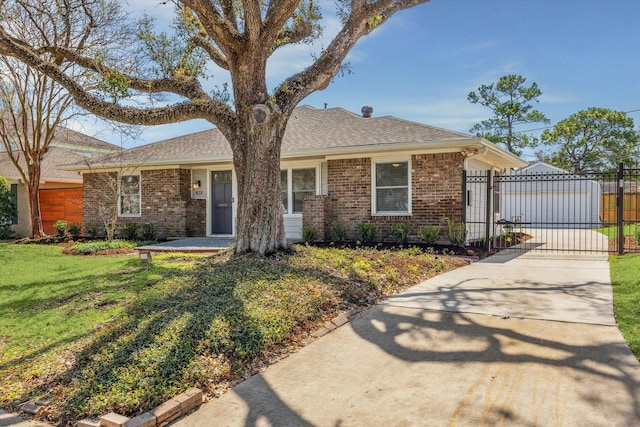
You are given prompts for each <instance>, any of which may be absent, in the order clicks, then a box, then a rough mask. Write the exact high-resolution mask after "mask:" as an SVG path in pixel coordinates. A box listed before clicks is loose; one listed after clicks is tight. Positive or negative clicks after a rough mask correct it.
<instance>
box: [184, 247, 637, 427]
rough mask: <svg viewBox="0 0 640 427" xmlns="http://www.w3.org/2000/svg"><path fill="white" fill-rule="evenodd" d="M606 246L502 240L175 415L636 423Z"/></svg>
mask: <svg viewBox="0 0 640 427" xmlns="http://www.w3.org/2000/svg"><path fill="white" fill-rule="evenodd" d="M611 298H612V293H611V285H610V279H609V266H608V263H607V260H606V257H605V256H584V255H583V256H580V255H558V254H538V253H536V254H532V253H529V254H519V253H511V254H509V253H502V254H500V255H497V256H494V257H491V258H488V259H487V260H484V261H482V262H479V263H475V264H472V265H469V266H467V267H463V268H460V269H458V270H455V271H453V272H449V273H447V274H443V275H441V276H438V277H436V278H434V279H432V280H428V281H426V282H424V283H422V284H420V285H418V286H416V287H414V288H411V289H409V290H407V291H406V292H404V293H402V294H400V295H397V296H396V297H394V298H391V299H389V300H388V301H385V302H383V303H382V304H380V305H378V306H376V307H373V308H372V309H370V310H369V311H367V312H366V313H364V314H363V315H362V316H360V317H358V318H356V319H354V320H353V321H352V322H350V323H348V324H346V325H345V326H343V327H341V328H339V329H338V330H336V331H334V332H332V333H330V334H329V335H327V336H325V337H323V338H320V339H318V340H317V341H315V342H313V343H311V344H310V345H308V346H307V347H305V348H303V349H301V350H300V351H299V352H297V353H295V354H292V355H291V356H289V357H288V358H286V359H284V360H282V361H280V362H279V363H277V364H276V365H273V366H271V367H269V368H268V369H266V370H265V371H264V372H263V373H261V374H259V375H256V376H254V377H252V378H251V379H249V380H247V381H245V382H243V383H241V384H239V385H237V386H236V387H234V388H233V389H232V390H231V391H229V392H228V393H227V394H225V395H224V396H223V397H221V398H219V399H214V400H212V401H211V402H209V403H207V404H205V405H203V406H202V407H201V408H200V409H199V410H198V411H196V412H195V413H194V414H192V415H190V416H188V417H186V418H185V419H183V420H180V421H178V422H177V423H175V425H176V426H181V427H183V426H188V427H205V426H207V427H209V426H254V425H255V426H269V425H271V426H481V425H487V426H494V425H505V426H578V425H580V426H581V425H585V426H586V425H588V426H638V425H640V401H639V400H640V364H639V363H638V361H637V360H636V359H635V357H634V356H633V354H632V353H631V351H630V350H629V348H628V346H627V344H626V343H625V341H624V339H623V338H622V336H621V334H620V332H619V331H618V329H617V328H616V326H615V321H614V318H613V312H612V300H611Z"/></svg>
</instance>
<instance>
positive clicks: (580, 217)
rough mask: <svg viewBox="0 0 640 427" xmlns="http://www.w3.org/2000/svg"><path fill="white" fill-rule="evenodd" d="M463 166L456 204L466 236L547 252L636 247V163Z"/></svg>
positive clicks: (639, 175)
mask: <svg viewBox="0 0 640 427" xmlns="http://www.w3.org/2000/svg"><path fill="white" fill-rule="evenodd" d="M464 174H465V176H464V179H463V183H464V188H463V198H464V205H465V206H466V209H464V211H463V212H464V222H465V223H466V225H467V230H468V241H469V242H470V243H471V244H478V245H483V246H485V247H487V248H495V249H504V248H507V247H509V248H511V249H515V250H538V251H555V252H595V253H620V254H622V253H624V252H636V251H640V246H639V245H638V241H640V225H638V226H637V227H636V224H637V223H638V222H640V169H637V168H625V167H624V166H623V165H620V167H619V168H618V170H616V171H607V172H581V173H571V172H566V171H563V170H560V169H558V168H555V167H553V166H549V165H546V164H544V163H537V164H534V165H531V166H529V167H527V168H524V169H522V170H519V171H515V172H510V173H494V172H492V171H465V172H464ZM636 230H637V232H636ZM636 234H638V239H636Z"/></svg>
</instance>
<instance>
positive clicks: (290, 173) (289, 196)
mask: <svg viewBox="0 0 640 427" xmlns="http://www.w3.org/2000/svg"><path fill="white" fill-rule="evenodd" d="M298 169H315V171H316V179H315V181H316V182H315V188H314V190H313V191H314V194H315V195H318V194H320V193H319V191H320V179H321V176H320V165H318V164H317V163H314V164H306V165H305V164H296V165H287V166H281V167H280V171H287V205H288V206H287V207H286V212H284V215H285V216H288V217H292V216H293V217H296V216H297V217H301V216H302V212H295V213H294V212H293V205H294V202H293V171H294V170H298ZM281 190H283V189H281Z"/></svg>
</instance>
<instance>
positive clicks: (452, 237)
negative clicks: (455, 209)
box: [447, 219, 467, 246]
mask: <svg viewBox="0 0 640 427" xmlns="http://www.w3.org/2000/svg"><path fill="white" fill-rule="evenodd" d="M447 238H448V239H449V241H450V242H451V244H453V245H456V246H464V244H465V243H466V242H467V226H466V224H465V223H464V222H461V223H459V224H456V222H455V221H453V220H451V219H449V220H447Z"/></svg>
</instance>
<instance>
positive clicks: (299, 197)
mask: <svg viewBox="0 0 640 427" xmlns="http://www.w3.org/2000/svg"><path fill="white" fill-rule="evenodd" d="M316 186H317V185H316V168H315V167H314V168H304V169H284V170H281V171H280V187H281V191H282V206H283V208H284V213H294V214H301V213H302V203H303V200H304V198H305V197H306V196H310V195H314V194H316Z"/></svg>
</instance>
